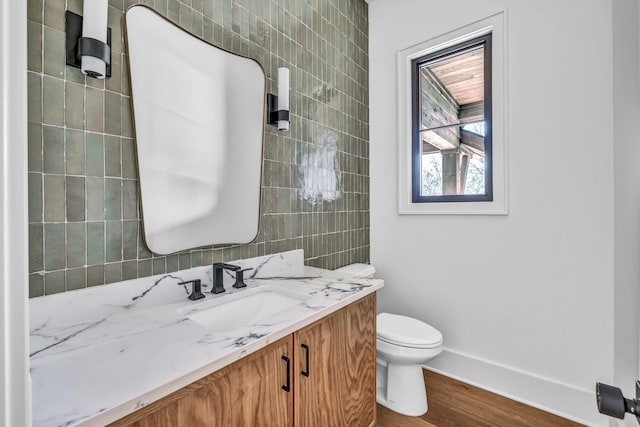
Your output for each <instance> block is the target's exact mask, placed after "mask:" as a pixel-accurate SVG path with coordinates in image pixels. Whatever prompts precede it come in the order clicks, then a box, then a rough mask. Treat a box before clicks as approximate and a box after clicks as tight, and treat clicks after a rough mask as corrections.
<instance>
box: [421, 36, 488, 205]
mask: <svg viewBox="0 0 640 427" xmlns="http://www.w3.org/2000/svg"><path fill="white" fill-rule="evenodd" d="M491 39H492V32H491V31H490V32H488V33H486V34H483V35H481V36H478V37H474V38H472V39H469V40H465V41H463V42H460V43H457V44H454V45H451V46H447V47H445V48H443V49H440V50H436V51H433V52H429V53H427V54H426V55H423V56H420V57H418V58H414V59H412V60H411V95H412V96H411V122H412V126H411V129H412V130H411V135H412V142H411V146H412V154H411V157H412V162H411V177H412V179H411V181H412V184H411V188H412V192H411V194H412V202H413V203H441V202H443V203H450V202H465V203H469V202H483V201H493V173H492V164H493V161H492V159H493V150H492V137H493V132H492V97H491V81H492V76H491V71H492V67H491V58H492V55H491V51H492V47H491ZM477 47H482V48H483V49H484V98H483V104H484V105H483V112H484V122H485V135H484V153H485V155H484V164H485V170H484V178H485V193H484V194H447V195H445V194H443V195H432V196H423V195H422V194H421V193H422V191H421V189H422V132H424V129H421V124H422V120H421V119H422V108H421V107H422V105H421V90H420V88H421V85H420V68H421V67H422V66H424V65H425V64H428V63H433V62H436V61H438V60H442V59H446V58H447V57H450V56H451V55H455V54H456V53H464V52H465V51H469V50H472V49H473V48H477Z"/></svg>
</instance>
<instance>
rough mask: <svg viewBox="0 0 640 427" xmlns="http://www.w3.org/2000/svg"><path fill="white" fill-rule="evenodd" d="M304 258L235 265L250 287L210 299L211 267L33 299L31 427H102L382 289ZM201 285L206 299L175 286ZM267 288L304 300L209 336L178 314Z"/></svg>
mask: <svg viewBox="0 0 640 427" xmlns="http://www.w3.org/2000/svg"><path fill="white" fill-rule="evenodd" d="M303 258H304V256H303V252H302V251H301V250H297V251H290V252H284V253H281V254H276V255H269V256H264V257H258V258H251V259H247V260H240V261H230V263H232V264H236V265H240V266H242V267H243V268H246V267H251V268H253V270H252V271H248V272H246V273H245V282H246V283H247V288H243V289H238V290H237V289H234V288H232V287H231V285H232V284H233V278H232V274H231V273H228V272H227V273H226V275H225V288H226V289H227V291H226V292H225V293H223V294H218V295H213V294H211V293H210V292H207V290H210V289H211V285H212V268H211V266H208V267H198V268H194V269H190V270H184V271H178V272H175V273H168V274H163V275H158V276H153V277H147V278H143V279H135V280H131V281H127V282H120V283H114V284H111V285H106V286H100V287H96V288H89V289H82V290H78V291H71V292H66V293H63V294H56V295H50V296H45V297H38V298H32V299H31V300H30V336H31V339H30V354H31V360H30V361H31V369H30V373H31V387H32V421H33V425H34V426H79V425H82V426H94V425H96V426H98V425H100V426H102V425H105V424H107V423H110V422H113V421H115V420H117V419H119V418H122V417H123V416H125V415H127V414H129V413H131V412H133V411H135V410H136V409H139V408H142V407H144V406H146V405H148V404H149V403H151V402H154V401H156V400H158V399H160V398H162V397H164V396H166V395H168V394H170V393H172V392H173V391H176V390H178V389H180V388H182V387H184V386H186V385H188V384H190V383H192V382H194V381H196V380H198V379H199V378H202V377H204V376H206V375H208V374H210V373H212V372H215V371H217V370H219V369H221V368H223V367H225V366H227V365H229V364H231V363H233V362H235V361H236V360H238V359H240V358H242V357H244V356H246V355H247V354H250V353H253V352H255V351H257V350H259V349H260V348H262V347H264V346H266V345H267V344H269V343H271V342H274V341H277V340H278V339H280V338H282V337H284V336H286V335H288V334H290V333H292V332H294V331H296V330H297V329H300V328H302V327H304V326H306V325H308V324H311V323H313V322H314V321H316V320H318V319H320V318H322V317H324V316H326V315H327V314H330V313H332V312H334V311H336V310H338V309H340V308H342V307H344V306H346V305H348V304H350V303H352V302H354V301H357V300H358V299H360V298H362V297H364V296H366V295H369V294H371V293H373V292H375V291H376V290H378V289H380V288H381V287H382V286H383V282H382V280H379V279H363V278H355V277H353V276H349V275H345V274H341V273H338V272H335V271H330V270H323V269H319V268H313V267H306V266H304V265H303ZM196 278H199V279H201V280H202V286H203V293H204V294H205V295H206V298H205V299H202V300H199V301H195V302H194V301H190V300H188V299H187V296H188V293H189V292H188V289H187V287H186V286H184V285H178V283H180V282H182V281H187V280H193V279H196ZM264 285H272V286H276V287H280V288H286V289H289V290H294V291H297V292H302V293H305V294H307V295H308V296H309V297H308V299H306V300H305V301H301V302H300V303H298V304H295V305H293V306H292V307H290V308H288V309H287V310H285V311H283V312H279V313H276V314H273V315H271V316H269V317H267V318H264V319H262V320H260V321H259V322H258V323H257V324H253V325H251V326H246V327H240V328H236V329H234V330H230V331H225V332H214V331H212V330H210V329H207V328H205V327H203V326H201V325H199V324H197V323H195V322H193V321H192V320H190V319H188V318H186V317H185V316H184V315H181V314H180V313H186V312H189V310H190V307H191V306H194V305H196V304H203V303H204V304H211V301H214V300H218V299H222V298H225V297H226V296H228V295H231V294H235V293H240V292H244V291H246V290H247V289H252V288H256V287H259V286H264Z"/></svg>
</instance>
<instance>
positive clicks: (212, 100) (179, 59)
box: [125, 5, 266, 254]
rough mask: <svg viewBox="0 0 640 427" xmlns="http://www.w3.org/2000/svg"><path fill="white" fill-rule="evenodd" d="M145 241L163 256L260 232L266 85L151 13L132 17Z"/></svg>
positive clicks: (256, 71)
mask: <svg viewBox="0 0 640 427" xmlns="http://www.w3.org/2000/svg"><path fill="white" fill-rule="evenodd" d="M125 23H126V36H127V46H128V51H129V71H130V77H131V96H132V104H133V118H134V129H135V141H136V151H137V159H138V171H139V178H140V201H141V207H142V222H143V229H144V238H145V241H146V244H147V246H148V247H149V249H150V250H151V251H153V252H155V253H158V254H168V253H173V252H177V251H180V250H185V249H190V248H195V247H201V246H208V245H217V244H232V243H241V244H244V243H249V242H251V241H252V240H254V239H255V237H256V236H257V233H258V221H259V214H260V177H261V165H262V146H263V135H264V123H265V106H266V98H265V97H266V95H265V89H266V78H265V74H264V70H263V69H262V67H261V65H260V64H259V63H258V62H257V61H255V60H252V59H249V58H245V57H243V56H239V55H236V54H233V53H230V52H227V51H225V50H222V49H220V48H218V47H215V46H213V45H211V44H209V43H207V42H205V41H204V40H201V39H200V38H198V37H196V36H193V35H192V34H190V33H188V32H186V31H184V30H183V29H181V28H179V27H178V26H176V25H175V24H173V23H171V22H170V21H169V20H167V19H166V18H164V17H162V16H161V15H159V14H157V13H156V12H155V11H153V10H152V9H150V8H148V7H146V6H138V5H136V6H132V7H131V8H129V10H128V11H127V13H126V18H125Z"/></svg>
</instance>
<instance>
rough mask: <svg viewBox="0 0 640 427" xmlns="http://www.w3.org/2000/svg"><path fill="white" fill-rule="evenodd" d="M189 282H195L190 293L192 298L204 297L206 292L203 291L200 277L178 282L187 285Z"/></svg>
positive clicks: (193, 299)
mask: <svg viewBox="0 0 640 427" xmlns="http://www.w3.org/2000/svg"><path fill="white" fill-rule="evenodd" d="M188 283H193V285H191V295H189V299H190V300H192V301H195V300H199V299H202V298H204V294H203V293H202V287H201V286H200V279H195V280H189V281H186V282H180V283H178V285H186V284H188Z"/></svg>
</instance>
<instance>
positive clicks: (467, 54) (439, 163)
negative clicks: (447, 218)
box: [397, 11, 508, 215]
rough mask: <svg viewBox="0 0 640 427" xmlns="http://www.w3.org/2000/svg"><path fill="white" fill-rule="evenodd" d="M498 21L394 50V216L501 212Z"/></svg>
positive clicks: (502, 19) (502, 72)
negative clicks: (396, 136) (395, 175)
mask: <svg viewBox="0 0 640 427" xmlns="http://www.w3.org/2000/svg"><path fill="white" fill-rule="evenodd" d="M506 19H507V17H506V13H505V12H504V11H502V12H498V13H496V14H495V15H492V16H489V17H487V18H484V19H480V20H477V21H474V22H473V23H471V24H468V25H465V26H463V27H460V28H457V29H454V30H451V31H449V32H447V33H445V34H440V35H435V34H433V33H431V36H430V37H431V38H426V41H423V42H420V43H417V44H415V45H411V46H410V47H407V48H406V49H403V50H400V51H398V54H397V67H398V68H397V77H398V80H397V84H398V86H397V88H398V92H397V93H398V104H397V119H398V127H397V129H398V140H397V144H398V159H397V161H398V168H397V171H398V180H397V185H398V214H400V215H425V214H426V215H432V214H435V215H443V214H447V215H449V214H462V215H506V214H507V213H508V185H507V184H508V182H507V171H508V167H507V160H508V155H507V140H506V135H507V132H506V131H507V129H508V126H507V115H506V112H507V111H508V110H507V79H506V64H507V61H506V55H507V44H506V39H505V36H506V31H505V30H506ZM430 31H431V28H424V29H422V32H423V33H424V34H425V35H426V36H427V37H429V34H430Z"/></svg>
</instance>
